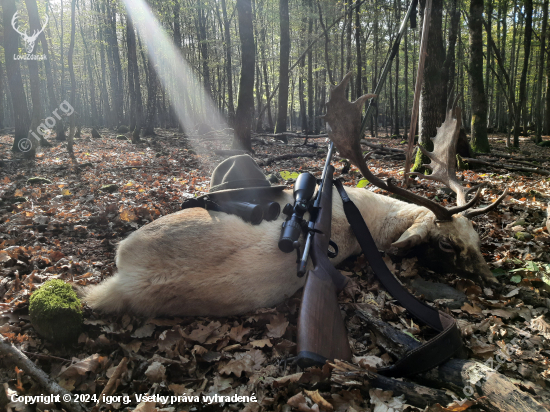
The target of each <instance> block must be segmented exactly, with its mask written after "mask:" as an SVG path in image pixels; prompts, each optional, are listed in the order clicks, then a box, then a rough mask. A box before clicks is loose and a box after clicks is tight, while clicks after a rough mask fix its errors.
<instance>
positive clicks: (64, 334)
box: [29, 279, 82, 343]
mask: <svg viewBox="0 0 550 412" xmlns="http://www.w3.org/2000/svg"><path fill="white" fill-rule="evenodd" d="M29 314H30V318H31V322H32V325H33V327H34V329H35V330H36V332H38V334H40V335H41V336H43V337H44V338H46V339H48V340H50V341H53V342H59V343H70V342H73V341H75V340H76V339H77V338H78V335H79V334H80V332H81V330H82V308H81V303H80V299H78V297H77V296H76V293H75V291H74V290H73V288H72V287H71V285H69V284H68V283H65V282H63V281H62V280H61V279H52V280H49V281H47V282H46V283H44V285H42V287H40V289H38V290H37V291H36V292H34V293H33V294H32V295H31V298H30V304H29Z"/></svg>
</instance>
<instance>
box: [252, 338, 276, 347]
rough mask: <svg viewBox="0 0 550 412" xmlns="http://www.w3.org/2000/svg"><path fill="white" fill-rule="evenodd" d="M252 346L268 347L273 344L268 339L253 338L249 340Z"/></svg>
mask: <svg viewBox="0 0 550 412" xmlns="http://www.w3.org/2000/svg"><path fill="white" fill-rule="evenodd" d="M250 344H251V345H252V347H253V348H265V347H266V346H267V347H268V348H272V347H273V344H272V343H271V341H270V340H269V339H260V340H253V341H252V342H250Z"/></svg>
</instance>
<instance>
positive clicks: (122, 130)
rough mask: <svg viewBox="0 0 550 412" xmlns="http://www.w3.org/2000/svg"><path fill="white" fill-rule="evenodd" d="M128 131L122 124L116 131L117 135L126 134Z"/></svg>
mask: <svg viewBox="0 0 550 412" xmlns="http://www.w3.org/2000/svg"><path fill="white" fill-rule="evenodd" d="M129 131H130V129H129V128H128V126H125V125H123V124H121V125H120V126H118V128H117V129H116V132H117V133H128V132H129Z"/></svg>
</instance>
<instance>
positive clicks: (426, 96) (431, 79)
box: [412, 0, 447, 173]
mask: <svg viewBox="0 0 550 412" xmlns="http://www.w3.org/2000/svg"><path fill="white" fill-rule="evenodd" d="M419 5H420V10H419V13H418V14H419V15H420V16H422V19H423V18H424V7H425V5H426V1H425V0H420V1H419ZM422 19H421V20H422ZM442 22H443V0H433V1H432V13H431V22H430V31H429V33H428V45H427V56H429V57H427V58H426V62H425V64H424V74H423V76H424V81H423V82H422V89H421V91H420V111H419V115H418V124H419V126H420V130H419V133H418V135H419V144H420V145H422V146H423V147H425V148H426V149H427V150H429V151H431V150H433V143H432V140H431V138H432V137H435V135H436V133H437V128H438V127H439V126H441V123H443V121H444V120H445V107H446V103H447V102H446V96H445V83H444V81H443V70H444V59H445V49H444V47H443V36H442V27H441V26H442ZM427 163H430V160H429V158H428V157H426V156H423V155H422V152H421V151H420V150H419V151H418V153H417V156H416V160H415V164H414V167H413V168H412V171H413V172H421V173H422V172H424V168H423V167H422V165H423V164H427Z"/></svg>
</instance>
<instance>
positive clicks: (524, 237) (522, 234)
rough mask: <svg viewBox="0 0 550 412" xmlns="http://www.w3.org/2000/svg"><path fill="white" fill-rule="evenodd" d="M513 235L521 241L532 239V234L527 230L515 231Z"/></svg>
mask: <svg viewBox="0 0 550 412" xmlns="http://www.w3.org/2000/svg"><path fill="white" fill-rule="evenodd" d="M514 237H515V238H516V239H517V240H521V241H522V242H527V241H529V240H531V239H533V235H532V234H530V233H527V232H516V233H514Z"/></svg>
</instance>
